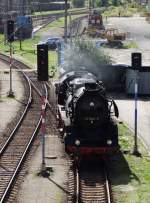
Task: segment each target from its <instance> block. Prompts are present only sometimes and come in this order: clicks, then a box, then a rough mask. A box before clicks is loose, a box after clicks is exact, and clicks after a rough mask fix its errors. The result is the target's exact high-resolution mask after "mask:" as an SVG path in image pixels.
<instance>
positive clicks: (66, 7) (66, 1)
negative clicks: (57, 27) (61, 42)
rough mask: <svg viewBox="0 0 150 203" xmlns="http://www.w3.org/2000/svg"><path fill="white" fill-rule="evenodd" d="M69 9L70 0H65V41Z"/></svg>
mask: <svg viewBox="0 0 150 203" xmlns="http://www.w3.org/2000/svg"><path fill="white" fill-rule="evenodd" d="M67 9H68V0H65V29H64V38H65V43H67Z"/></svg>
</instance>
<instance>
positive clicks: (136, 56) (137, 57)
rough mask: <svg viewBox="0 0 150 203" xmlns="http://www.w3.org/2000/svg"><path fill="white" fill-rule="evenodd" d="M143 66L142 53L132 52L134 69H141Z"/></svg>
mask: <svg viewBox="0 0 150 203" xmlns="http://www.w3.org/2000/svg"><path fill="white" fill-rule="evenodd" d="M141 66H142V54H141V53H138V52H136V53H132V69H135V70H140V68H141Z"/></svg>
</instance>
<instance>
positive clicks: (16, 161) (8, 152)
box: [0, 55, 48, 203]
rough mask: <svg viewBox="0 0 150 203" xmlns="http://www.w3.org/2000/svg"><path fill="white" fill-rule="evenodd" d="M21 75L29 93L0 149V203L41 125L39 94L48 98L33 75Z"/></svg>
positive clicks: (7, 193)
mask: <svg viewBox="0 0 150 203" xmlns="http://www.w3.org/2000/svg"><path fill="white" fill-rule="evenodd" d="M3 60H5V62H6V63H8V62H9V58H8V57H6V56H5V57H4V55H3ZM18 65H19V62H18ZM20 67H21V64H20ZM24 67H25V65H24ZM21 68H23V67H21ZM26 68H27V67H26ZM23 74H24V76H25V77H26V80H27V82H28V85H29V92H30V93H29V98H28V102H27V106H26V108H25V111H24V113H23V114H22V116H21V118H20V120H19V121H18V123H17V125H16V127H15V128H14V129H13V131H12V133H11V134H10V136H8V139H7V140H6V141H5V142H4V143H3V145H2V147H1V149H0V202H1V203H3V202H6V200H7V199H8V198H9V196H10V191H11V190H12V188H13V187H14V184H15V182H16V180H17V178H18V174H19V173H20V171H21V168H22V166H23V164H24V162H25V160H26V157H27V156H28V154H29V151H30V149H31V146H32V144H33V141H34V139H35V137H36V135H37V133H38V131H39V128H40V124H41V94H42V93H44V94H45V95H46V98H47V97H48V94H47V88H46V85H44V84H41V83H39V82H37V80H35V74H33V73H32V72H28V73H26V74H25V73H23Z"/></svg>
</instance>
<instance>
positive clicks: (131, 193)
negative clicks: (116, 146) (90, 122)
mask: <svg viewBox="0 0 150 203" xmlns="http://www.w3.org/2000/svg"><path fill="white" fill-rule="evenodd" d="M118 126H119V137H120V145H121V149H122V150H125V151H127V150H130V151H132V149H133V145H134V136H133V133H132V132H131V131H130V130H129V129H128V128H127V127H126V126H125V125H124V124H119V125H118ZM138 146H139V151H140V152H141V154H142V157H136V156H133V155H132V154H131V153H125V154H121V153H120V154H118V155H114V156H112V157H111V160H110V161H111V164H109V166H110V176H111V180H112V185H113V190H114V192H116V195H115V201H116V202H117V203H126V202H131V203H150V193H149V188H150V173H149V168H150V157H149V156H148V150H147V149H146V148H145V147H144V146H143V144H142V142H141V141H140V140H138Z"/></svg>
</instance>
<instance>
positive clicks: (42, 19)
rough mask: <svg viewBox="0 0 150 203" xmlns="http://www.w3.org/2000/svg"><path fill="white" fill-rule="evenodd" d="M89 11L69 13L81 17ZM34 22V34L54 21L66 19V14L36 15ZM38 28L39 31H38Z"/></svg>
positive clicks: (33, 18) (33, 17)
mask: <svg viewBox="0 0 150 203" xmlns="http://www.w3.org/2000/svg"><path fill="white" fill-rule="evenodd" d="M87 13H88V9H82V10H77V11H69V12H68V15H69V16H70V15H79V14H87ZM31 17H32V21H33V28H34V30H35V31H34V33H35V32H37V31H38V30H39V29H41V28H43V27H44V26H46V25H48V24H49V23H52V22H53V21H55V20H57V19H58V18H61V17H64V13H62V12H61V13H55V14H45V15H36V16H31ZM36 28H38V29H36Z"/></svg>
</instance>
